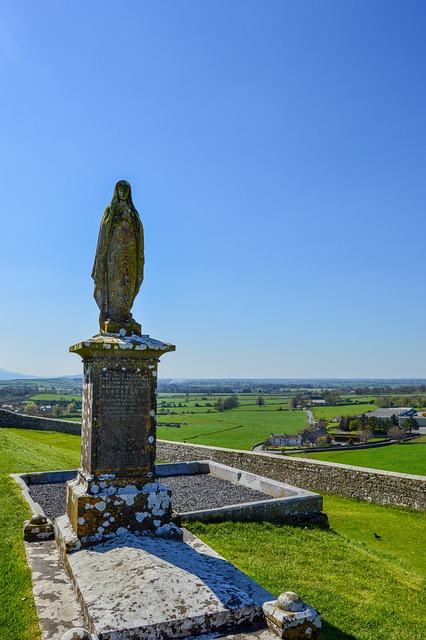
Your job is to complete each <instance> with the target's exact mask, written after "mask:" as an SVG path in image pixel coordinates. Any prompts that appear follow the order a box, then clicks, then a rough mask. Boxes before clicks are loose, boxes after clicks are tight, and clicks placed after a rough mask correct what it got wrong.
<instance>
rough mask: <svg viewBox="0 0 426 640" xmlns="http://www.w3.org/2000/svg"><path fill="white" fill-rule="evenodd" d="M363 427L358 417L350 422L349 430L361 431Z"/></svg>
mask: <svg viewBox="0 0 426 640" xmlns="http://www.w3.org/2000/svg"><path fill="white" fill-rule="evenodd" d="M360 428H361V423H360V421H359V420H357V419H356V418H355V419H354V420H351V421H350V422H349V431H359V429H360Z"/></svg>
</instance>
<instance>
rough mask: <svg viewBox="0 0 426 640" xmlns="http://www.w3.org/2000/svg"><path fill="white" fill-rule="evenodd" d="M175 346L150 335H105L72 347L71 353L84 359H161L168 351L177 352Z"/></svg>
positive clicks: (99, 335)
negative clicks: (101, 357)
mask: <svg viewBox="0 0 426 640" xmlns="http://www.w3.org/2000/svg"><path fill="white" fill-rule="evenodd" d="M175 349H176V347H175V345H174V344H169V343H167V342H161V341H160V340H156V339H155V338H151V337H150V336H148V335H142V336H137V335H131V336H126V335H124V336H123V335H120V334H118V333H104V334H98V335H96V336H93V338H89V339H88V340H84V341H83V342H78V343H77V344H74V345H72V346H71V347H70V348H69V350H70V351H71V353H78V354H79V355H80V356H81V357H82V358H85V357H87V356H93V355H95V354H96V355H101V354H104V355H109V356H112V357H114V356H122V355H124V353H127V354H129V355H130V354H132V355H134V356H136V355H137V356H139V357H144V358H159V357H160V356H162V355H163V354H164V353H167V352H168V351H175Z"/></svg>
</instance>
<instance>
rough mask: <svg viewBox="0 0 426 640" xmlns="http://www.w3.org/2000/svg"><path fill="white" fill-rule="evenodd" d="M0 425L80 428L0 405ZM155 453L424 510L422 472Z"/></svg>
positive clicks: (164, 449) (216, 453)
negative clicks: (205, 461) (213, 463)
mask: <svg viewBox="0 0 426 640" xmlns="http://www.w3.org/2000/svg"><path fill="white" fill-rule="evenodd" d="M1 427H14V428H20V429H39V430H43V431H61V432H63V433H71V434H76V435H79V434H80V431H81V424H80V423H79V422H67V421H66V420H52V419H51V418H40V417H36V416H25V415H21V414H18V413H13V412H12V411H7V410H6V409H0V428H1ZM157 458H158V460H161V461H162V462H190V461H191V460H214V461H215V462H221V463H222V464H226V465H229V466H231V467H237V468H239V469H243V470H244V471H249V472H250V473H256V474H258V475H261V476H265V477H267V478H272V479H273V480H278V481H279V482H288V483H289V484H293V485H295V486H296V487H300V488H302V489H309V490H311V491H320V492H325V493H336V494H338V495H341V496H347V497H349V498H361V499H362V500H369V501H371V502H378V503H379V504H395V505H399V506H405V507H411V508H413V509H421V510H426V476H412V475H408V474H405V473H393V472H390V471H379V470H375V469H364V468H362V467H352V466H349V465H346V464H335V463H331V462H320V461H319V460H304V459H302V458H295V457H290V456H277V455H274V454H267V453H257V452H253V451H238V450H235V449H220V448H217V447H206V446H204V445H195V444H186V443H182V442H170V441H167V440H157Z"/></svg>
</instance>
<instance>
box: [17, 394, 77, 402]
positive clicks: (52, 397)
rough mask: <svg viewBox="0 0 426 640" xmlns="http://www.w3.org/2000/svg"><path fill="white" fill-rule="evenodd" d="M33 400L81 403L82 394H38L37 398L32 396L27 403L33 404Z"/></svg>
mask: <svg viewBox="0 0 426 640" xmlns="http://www.w3.org/2000/svg"><path fill="white" fill-rule="evenodd" d="M33 400H44V401H45V402H59V400H62V401H65V402H81V394H80V395H63V394H60V393H37V394H36V395H35V396H31V398H30V399H29V400H28V401H27V402H32V401H33Z"/></svg>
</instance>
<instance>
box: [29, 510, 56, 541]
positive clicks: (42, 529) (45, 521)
mask: <svg viewBox="0 0 426 640" xmlns="http://www.w3.org/2000/svg"><path fill="white" fill-rule="evenodd" d="M54 537H55V532H54V529H53V523H52V521H51V520H49V518H46V516H44V515H43V514H42V513H34V514H33V515H32V516H31V518H30V519H29V520H25V522H24V540H26V541H27V542H36V541H40V540H52V538H54Z"/></svg>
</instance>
